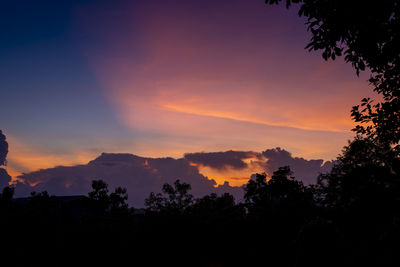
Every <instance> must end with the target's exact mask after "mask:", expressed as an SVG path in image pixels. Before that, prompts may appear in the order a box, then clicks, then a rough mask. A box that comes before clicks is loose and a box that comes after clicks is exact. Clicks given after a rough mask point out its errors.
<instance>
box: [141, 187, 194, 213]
mask: <svg viewBox="0 0 400 267" xmlns="http://www.w3.org/2000/svg"><path fill="white" fill-rule="evenodd" d="M189 190H191V186H190V184H187V183H181V182H180V180H179V179H178V180H176V181H175V182H174V185H173V186H171V185H170V184H168V183H166V184H164V185H163V187H162V193H158V194H155V193H154V192H151V193H150V196H149V197H148V198H147V199H145V206H146V207H147V210H148V211H151V212H161V211H164V212H166V211H168V212H170V213H174V212H175V213H180V214H181V213H183V212H184V210H185V209H186V208H187V207H189V206H190V204H192V202H193V195H191V194H189Z"/></svg>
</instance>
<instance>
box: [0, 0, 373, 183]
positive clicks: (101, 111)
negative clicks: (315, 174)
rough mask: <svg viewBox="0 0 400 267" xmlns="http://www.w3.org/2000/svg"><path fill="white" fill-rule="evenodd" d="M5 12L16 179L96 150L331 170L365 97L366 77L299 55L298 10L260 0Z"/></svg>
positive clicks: (0, 119) (0, 25)
mask: <svg viewBox="0 0 400 267" xmlns="http://www.w3.org/2000/svg"><path fill="white" fill-rule="evenodd" d="M1 5H2V6H1V8H0V29H1V33H2V34H1V35H0V59H1V60H0V95H1V97H0V129H1V130H3V133H4V134H5V135H6V136H7V141H8V143H9V146H10V147H9V154H8V158H7V159H8V166H7V171H8V172H9V173H10V174H11V175H12V176H14V177H16V176H17V175H19V174H21V173H28V172H32V171H37V170H39V169H45V168H51V167H55V166H59V165H64V166H72V165H75V164H86V163H88V162H89V161H90V160H93V159H94V158H96V157H98V156H99V155H100V154H101V153H102V152H108V153H132V154H135V155H140V156H143V157H166V156H170V157H173V158H182V157H184V155H185V154H186V153H195V152H218V151H229V150H235V151H259V152H261V151H264V150H265V149H270V148H275V147H282V148H284V149H285V150H287V151H290V152H291V153H292V154H293V155H294V156H296V157H302V158H305V159H323V160H325V161H328V160H332V159H335V158H336V156H337V155H338V154H339V153H340V151H341V149H342V147H343V146H344V145H346V144H347V140H348V139H351V138H352V136H353V133H352V132H351V131H350V130H351V128H352V127H353V123H352V121H351V119H350V109H351V107H352V106H354V105H356V104H358V103H359V101H360V100H361V99H362V98H363V97H366V96H370V95H372V93H371V88H369V85H368V82H367V78H368V76H367V74H365V73H363V74H361V75H360V77H357V76H356V75H355V72H354V70H353V69H352V68H351V66H350V65H348V64H345V63H344V62H343V59H341V58H339V59H338V60H336V61H333V62H332V61H330V62H326V61H324V60H323V59H322V57H321V55H320V53H319V52H311V53H310V52H308V51H307V50H305V49H304V47H305V46H306V45H307V42H308V40H309V39H310V33H308V32H307V31H306V26H305V25H304V21H305V20H304V18H300V17H298V15H297V11H296V8H294V9H291V10H286V9H285V8H284V7H283V6H267V5H265V4H264V0H229V1H228V0H204V1H188V0H146V1H144V0H142V1H139V0H137V1H127V0H115V1H103V0H96V1H95V0H80V1H78V0H68V1H66V0H59V1H44V0H37V1H22V0H21V1H19V0H15V1H7V2H3V3H2V4H1ZM247 172H249V170H247ZM247 172H246V175H248V174H249V173H247ZM204 173H206V174H207V175H209V176H210V175H213V173H214V175H216V174H215V170H214V171H213V170H210V169H208V170H207V169H206V168H204V166H203V174H204ZM218 175H221V173H218ZM234 175H235V176H238V175H239V176H240V175H243V173H242V174H237V173H235V174H234ZM222 176H223V175H222ZM225 176H226V175H225Z"/></svg>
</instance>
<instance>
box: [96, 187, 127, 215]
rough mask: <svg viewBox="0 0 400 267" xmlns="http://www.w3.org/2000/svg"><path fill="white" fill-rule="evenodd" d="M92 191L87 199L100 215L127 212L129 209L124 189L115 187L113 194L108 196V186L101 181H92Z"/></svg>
mask: <svg viewBox="0 0 400 267" xmlns="http://www.w3.org/2000/svg"><path fill="white" fill-rule="evenodd" d="M92 189H93V191H91V192H89V194H88V196H89V199H90V200H91V201H92V203H93V205H94V208H95V210H96V211H97V212H100V213H107V212H111V213H116V212H128V211H129V207H128V204H127V203H126V201H127V200H128V194H127V190H126V188H122V187H117V188H115V190H114V192H113V193H111V194H108V192H109V190H108V184H107V183H106V182H104V181H103V180H93V181H92Z"/></svg>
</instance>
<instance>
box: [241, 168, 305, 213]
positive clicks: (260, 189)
mask: <svg viewBox="0 0 400 267" xmlns="http://www.w3.org/2000/svg"><path fill="white" fill-rule="evenodd" d="M291 175H292V172H291V170H290V167H289V166H285V167H280V168H279V169H278V170H277V171H275V172H274V173H273V175H272V177H271V179H270V180H268V181H267V176H266V174H256V176H255V179H251V180H249V182H248V183H247V184H246V185H245V187H244V190H245V195H244V198H245V201H246V203H247V206H248V208H249V211H250V212H255V213H259V212H261V213H263V212H265V211H267V210H277V209H285V208H289V207H293V208H294V207H296V208H298V207H300V206H303V205H305V206H307V205H312V203H313V194H312V192H311V191H310V189H309V188H307V187H305V186H304V185H303V183H302V182H301V181H296V180H295V179H294V177H292V176H291Z"/></svg>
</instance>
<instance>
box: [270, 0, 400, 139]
mask: <svg viewBox="0 0 400 267" xmlns="http://www.w3.org/2000/svg"><path fill="white" fill-rule="evenodd" d="M281 1H282V0H266V3H267V4H278V3H279V2H281ZM294 3H297V4H299V5H300V9H299V15H300V16H305V17H306V18H307V23H306V24H307V28H308V30H309V31H310V32H311V33H312V38H311V40H310V42H309V43H308V45H307V46H306V48H308V49H309V50H322V51H323V52H322V56H323V58H324V59H325V60H328V59H333V60H334V59H335V58H336V57H338V56H342V55H344V59H345V61H346V62H349V63H351V64H352V66H353V67H354V69H355V70H356V73H357V75H358V74H359V73H360V71H364V70H365V69H366V68H368V69H369V70H370V71H371V77H370V79H369V81H370V83H371V84H372V85H373V86H374V90H375V91H376V92H377V93H379V94H381V96H382V97H383V102H382V103H377V104H374V103H373V102H372V101H371V99H369V98H365V99H363V100H362V103H361V105H357V106H354V107H353V110H352V113H351V115H352V118H353V119H354V120H355V121H356V122H358V123H359V125H358V126H357V127H356V128H355V129H354V130H355V131H356V132H357V133H359V134H366V135H368V136H370V137H373V138H377V139H379V140H380V142H384V143H389V144H398V142H399V141H400V1H399V0H386V1H379V2H377V1H363V0H351V1H329V0H314V1H309V0H286V6H287V7H290V6H291V5H292V4H294Z"/></svg>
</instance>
